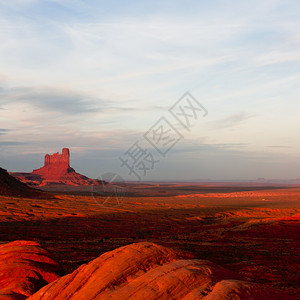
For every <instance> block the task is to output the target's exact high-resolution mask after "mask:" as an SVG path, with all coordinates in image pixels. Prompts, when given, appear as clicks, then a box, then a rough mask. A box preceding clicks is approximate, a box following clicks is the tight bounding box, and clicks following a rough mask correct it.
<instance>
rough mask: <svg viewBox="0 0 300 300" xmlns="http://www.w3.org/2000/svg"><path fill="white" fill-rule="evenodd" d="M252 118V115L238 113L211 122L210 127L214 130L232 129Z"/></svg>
mask: <svg viewBox="0 0 300 300" xmlns="http://www.w3.org/2000/svg"><path fill="white" fill-rule="evenodd" d="M252 117H253V115H252V114H249V113H245V112H240V113H236V114H232V115H230V116H228V117H226V118H224V119H221V120H217V121H213V122H211V126H212V127H213V128H214V129H221V128H229V127H234V126H237V125H239V124H241V123H243V122H245V121H246V120H248V119H249V118H252Z"/></svg>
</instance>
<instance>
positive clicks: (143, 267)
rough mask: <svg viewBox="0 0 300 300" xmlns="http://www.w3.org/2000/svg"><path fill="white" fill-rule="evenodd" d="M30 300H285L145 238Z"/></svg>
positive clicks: (84, 267) (229, 273) (212, 264)
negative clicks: (143, 240)
mask: <svg viewBox="0 0 300 300" xmlns="http://www.w3.org/2000/svg"><path fill="white" fill-rule="evenodd" d="M28 299H30V300H38V299H40V300H41V299H43V300H46V299H48V300H50V299H51V300H53V299H58V300H60V299H61V300H64V299H74V300H82V299H85V300H89V299H121V300H126V299H132V300H133V299H134V300H139V299H147V300H151V299H153V300H154V299H183V300H194V299H204V300H225V299H227V300H229V299H235V300H239V299H240V300H250V299H252V300H256V299H257V300H271V299H272V300H279V299H280V300H289V299H294V298H292V297H290V296H288V295H286V294H285V293H283V292H281V291H277V290H275V289H272V288H270V287H267V286H264V285H260V284H256V283H252V282H247V281H243V280H242V279H241V278H239V277H238V276H237V275H236V274H234V273H233V272H231V271H229V270H226V269H224V268H222V267H220V266H217V265H215V264H214V263H212V262H210V261H207V260H199V259H192V258H191V256H190V255H188V254H184V253H180V252H176V251H173V250H171V249H169V248H166V247H162V246H159V245H156V244H153V243H149V242H142V243H135V244H131V245H128V246H124V247H121V248H118V249H115V250H113V251H110V252H107V253H104V254H103V255H101V256H100V257H99V258H96V259H94V260H93V261H91V262H90V263H88V264H85V265H82V266H81V267H79V268H78V269H77V270H75V271H74V272H73V273H71V274H69V275H66V276H63V277H61V278H59V279H57V280H56V281H54V282H52V283H50V284H48V285H46V286H45V287H43V288H42V289H40V290H39V291H38V292H36V293H35V294H34V295H32V296H31V297H29V298H28Z"/></svg>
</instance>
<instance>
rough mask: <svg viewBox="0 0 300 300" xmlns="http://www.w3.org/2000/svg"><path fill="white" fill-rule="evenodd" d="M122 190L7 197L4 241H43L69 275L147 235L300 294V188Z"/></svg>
mask: <svg viewBox="0 0 300 300" xmlns="http://www.w3.org/2000/svg"><path fill="white" fill-rule="evenodd" d="M123 196H124V195H122V197H119V198H118V199H117V198H115V197H111V198H107V197H106V196H97V194H96V193H94V194H90V195H89V194H88V193H87V194H86V196H78V195H63V194H59V195H53V197H49V199H43V200H36V199H35V200H33V199H21V198H13V197H0V243H7V242H9V241H13V240H17V239H22V240H33V241H38V242H40V243H41V244H42V245H43V246H44V247H45V248H47V249H48V250H49V251H51V252H52V253H53V255H54V257H55V258H56V259H57V260H59V261H60V262H61V264H62V265H63V267H64V269H65V272H66V273H69V272H71V271H73V270H74V269H76V268H77V267H78V266H79V265H81V264H83V263H86V262H88V261H90V260H92V259H94V258H96V257H98V256H99V255H101V254H102V253H103V252H106V251H109V250H112V249H115V248H117V247H120V246H123V245H126V244H130V243H133V242H137V241H146V240H147V241H151V242H155V243H158V244H161V245H165V246H170V247H172V248H175V249H181V250H187V251H190V252H191V253H193V254H194V256H195V257H196V258H200V259H208V260H211V261H213V262H215V263H217V264H219V265H222V266H224V267H226V268H228V269H230V270H233V271H235V272H237V273H239V274H240V275H242V276H243V277H244V278H245V279H246V280H253V281H256V282H258V283H264V284H267V285H270V286H273V287H276V288H279V289H282V290H285V291H287V292H288V293H289V294H291V295H298V296H300V289H299V287H298V283H299V281H300V276H299V264H298V263H297V262H299V261H300V258H299V250H298V249H299V248H300V243H299V232H300V230H299V224H300V217H299V213H300V189H297V188H291V189H274V188H272V189H271V188H270V189H266V188H265V189H264V188H262V187H260V188H258V189H257V188H241V187H239V188H236V187H235V188H230V189H228V188H222V190H220V189H217V188H216V187H213V188H212V187H206V189H204V190H203V188H202V189H201V188H199V187H195V186H194V187H193V186H188V187H187V186H186V185H184V186H179V185H177V186H176V187H174V186H172V187H171V186H165V187H164V186H143V187H141V186H140V187H138V188H137V187H133V186H131V187H129V188H127V190H126V193H125V196H124V197H123ZM297 272H298V273H297Z"/></svg>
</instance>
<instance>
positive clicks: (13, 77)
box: [0, 0, 300, 181]
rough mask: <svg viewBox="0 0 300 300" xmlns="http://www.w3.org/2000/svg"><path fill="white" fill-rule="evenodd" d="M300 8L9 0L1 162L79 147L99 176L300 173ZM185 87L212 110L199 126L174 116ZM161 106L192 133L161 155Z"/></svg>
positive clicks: (31, 163) (1, 19)
mask: <svg viewBox="0 0 300 300" xmlns="http://www.w3.org/2000/svg"><path fill="white" fill-rule="evenodd" d="M299 15H300V2H299V1H296V0H294V1H293V0H286V1H282V0H280V1H278V0H260V1H257V0H253V1H244V0H232V1H225V0H223V1H222V0H212V1H204V0H185V1H178V0H175V1H171V0H169V1H168V0H160V1H156V0H154V1H138V0H133V1H120V0H119V1H114V0H112V1H101V0H100V1H96V0H89V1H81V0H73V1H70V0H10V1H5V0H0V40H1V43H0V166H1V167H3V168H5V169H7V170H8V171H23V172H31V171H32V170H33V169H36V168H39V167H41V166H42V165H43V158H44V155H45V154H46V153H50V154H51V153H54V152H58V151H61V148H63V147H68V148H70V152H71V166H72V167H73V168H74V169H75V170H76V171H77V172H79V173H82V174H84V175H86V176H89V177H91V178H97V177H98V176H101V175H102V174H104V173H107V172H112V173H117V174H120V176H122V177H123V178H125V179H126V180H136V179H137V176H136V174H138V175H140V179H141V180H142V181H154V180H158V181H159V180H200V179H212V180H244V179H249V180H251V179H256V178H271V179H288V178H299V177H300V139H299V129H300V118H299V111H300V101H299V100H300V99H299V96H300V84H299V79H300V31H299V28H300V18H299ZM186 92H189V94H188V95H189V96H188V97H189V99H195V101H196V102H195V101H194V100H193V101H194V102H193V103H194V104H195V105H198V107H200V106H199V105H201V107H202V108H203V109H205V111H207V112H208V113H207V115H205V116H204V114H203V112H204V110H202V111H200V110H197V111H196V113H197V115H196V117H195V118H192V117H189V118H190V119H189V120H190V121H191V126H190V127H189V128H186V127H184V126H183V125H182V123H181V122H180V120H178V119H176V116H175V117H174V115H172V114H171V113H170V108H171V107H173V106H174V105H175V104H176V103H177V104H178V101H179V102H180V99H181V101H187V100H186V97H183V95H185V93H186ZM182 97H183V98H182ZM191 97H192V98H191ZM180 103H183V102H180ZM181 107H184V105H183V106H181ZM185 107H186V105H185ZM189 113H190V115H192V114H191V113H192V110H191V108H190V109H189ZM194 116H195V115H194ZM162 117H163V118H164V120H167V123H165V125H164V126H162V127H160V128H161V129H162V131H163V132H165V133H164V134H165V137H166V131H167V125H168V124H169V130H171V132H172V130H173V131H174V132H173V133H177V135H178V137H180V139H179V140H178V141H176V143H175V144H173V142H172V141H171V142H170V143H169V144H168V146H170V147H169V149H168V151H167V152H166V153H163V155H162V153H161V151H159V143H158V139H157V138H158V136H157V135H156V137H154V135H153V131H151V129H153V128H154V127H153V126H154V125H155V124H156V125H157V126H158V125H159V124H160V123H159V122H160V121H159V120H162V119H161V118H162ZM166 124H167V125H166ZM170 126H171V127H170ZM147 133H148V135H147ZM169 133H170V131H169ZM151 134H152V135H151ZM147 136H148V137H149V136H152V139H153V140H152V143H151V142H149V139H148V140H147V139H146V138H145V137H147ZM160 137H161V138H162V139H161V141H163V140H164V138H163V137H162V135H161V136H160ZM165 141H167V140H165ZM155 143H157V144H155ZM155 145H156V146H155ZM134 146H136V147H137V146H138V147H139V148H136V151H140V152H135V154H136V155H135V158H133V155H132V153H133V152H131V151H133V150H134ZM130 154H131V155H130ZM137 154H141V155H140V161H141V160H142V161H143V163H140V164H138V163H139V162H137ZM149 158H151V159H149ZM122 160H123V162H122ZM124 161H126V163H124ZM154 161H155V163H154ZM146 163H147V164H148V165H147V166H146Z"/></svg>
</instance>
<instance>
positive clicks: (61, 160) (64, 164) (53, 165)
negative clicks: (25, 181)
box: [32, 148, 75, 180]
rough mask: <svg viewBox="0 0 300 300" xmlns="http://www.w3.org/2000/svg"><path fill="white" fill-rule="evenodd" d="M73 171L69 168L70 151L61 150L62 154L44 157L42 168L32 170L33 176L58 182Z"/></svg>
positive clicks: (57, 153)
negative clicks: (36, 175)
mask: <svg viewBox="0 0 300 300" xmlns="http://www.w3.org/2000/svg"><path fill="white" fill-rule="evenodd" d="M73 172H75V170H74V169H73V168H71V167H70V150H69V149H68V148H63V149H62V154H60V153H59V152H56V153H53V154H46V155H45V162H44V166H43V167H41V168H39V169H36V170H33V171H32V173H33V174H38V175H41V176H43V177H44V178H45V179H47V180H59V179H61V177H63V176H64V175H65V174H67V173H73Z"/></svg>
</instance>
